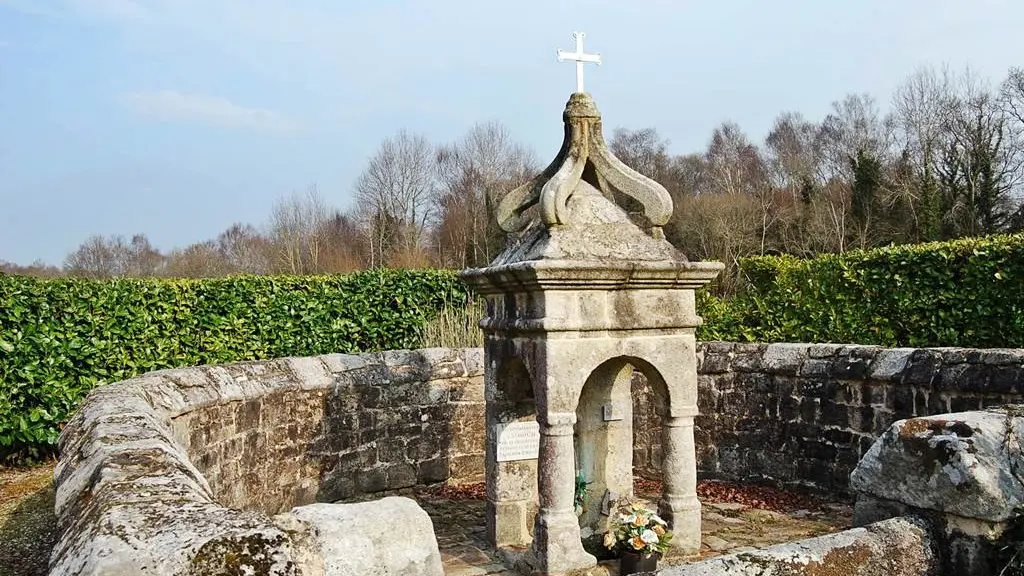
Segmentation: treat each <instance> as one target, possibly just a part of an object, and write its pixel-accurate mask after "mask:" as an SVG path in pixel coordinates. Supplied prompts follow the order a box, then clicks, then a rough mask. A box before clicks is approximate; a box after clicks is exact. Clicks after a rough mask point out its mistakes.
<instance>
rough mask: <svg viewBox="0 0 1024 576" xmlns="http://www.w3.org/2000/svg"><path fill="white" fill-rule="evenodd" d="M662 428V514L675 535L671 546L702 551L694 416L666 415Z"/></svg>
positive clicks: (660, 511)
mask: <svg viewBox="0 0 1024 576" xmlns="http://www.w3.org/2000/svg"><path fill="white" fill-rule="evenodd" d="M693 411H694V412H695V411H696V407H694V410H693ZM662 429H663V430H664V432H663V440H662V442H663V449H664V454H665V459H664V461H663V462H662V467H661V470H662V477H663V483H664V491H663V492H662V495H661V502H659V506H658V508H659V513H660V514H661V515H662V517H664V518H665V520H666V521H667V522H668V523H669V526H670V527H671V529H672V532H673V534H674V537H673V538H672V546H673V547H674V548H678V549H680V550H682V551H683V552H685V553H696V552H698V551H699V550H700V501H699V500H697V460H696V455H695V449H694V443H693V416H670V417H667V418H665V422H664V425H663V428H662Z"/></svg>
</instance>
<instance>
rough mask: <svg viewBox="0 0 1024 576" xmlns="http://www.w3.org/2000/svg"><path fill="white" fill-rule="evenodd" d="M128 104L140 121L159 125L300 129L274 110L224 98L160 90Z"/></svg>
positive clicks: (138, 94) (277, 130)
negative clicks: (173, 123)
mask: <svg viewBox="0 0 1024 576" xmlns="http://www.w3.org/2000/svg"><path fill="white" fill-rule="evenodd" d="M124 103H125V104H126V105H127V106H128V107H129V108H130V109H131V110H132V111H133V112H134V113H136V114H137V115H139V116H140V117H143V118H147V119H150V120H156V121H159V122H191V123H196V124H205V125H207V126H216V127H219V128H229V129H235V130H253V131H258V132H272V133H289V132H294V131H296V130H297V129H298V126H296V124H295V123H294V122H292V121H291V120H288V119H287V118H285V117H283V116H281V115H280V114H278V113H276V112H274V111H272V110H267V109H265V108H247V107H245V106H239V105H238V104H234V103H233V102H231V101H230V100H228V99H227V98H222V97H220V96H205V95H202V94H183V93H181V92H175V91H174V90H159V91H156V92H132V93H130V94H126V95H125V96H124Z"/></svg>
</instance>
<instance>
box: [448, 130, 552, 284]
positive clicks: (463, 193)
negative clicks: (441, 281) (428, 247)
mask: <svg viewBox="0 0 1024 576" xmlns="http://www.w3.org/2000/svg"><path fill="white" fill-rule="evenodd" d="M436 169H437V175H438V182H439V185H440V187H441V193H440V194H439V196H438V214H439V215H440V218H439V220H438V223H437V230H436V233H437V240H436V246H437V249H438V257H439V258H438V259H439V262H440V263H441V264H442V265H445V266H453V267H460V268H461V267H466V266H480V265H484V264H486V263H487V262H490V261H491V260H492V259H493V258H494V257H495V256H496V255H497V252H498V251H499V250H500V248H501V237H502V234H501V232H500V230H498V229H497V226H496V223H495V222H494V221H493V220H492V218H491V212H492V207H493V206H494V205H495V203H496V202H497V201H498V200H500V199H501V198H502V197H503V196H504V195H505V194H506V193H507V192H508V191H509V190H511V189H512V188H514V187H515V186H516V185H518V184H519V183H521V182H523V181H524V180H526V179H528V178H529V177H530V175H532V174H533V173H534V172H535V171H536V161H535V159H534V155H533V153H532V152H531V151H530V150H529V149H527V148H526V147H524V146H522V145H520V144H518V143H516V142H514V141H513V140H512V137H511V134H510V133H509V131H508V130H507V129H506V128H505V127H504V126H503V125H501V124H499V123H497V122H489V123H486V124H477V125H476V126H474V127H473V128H471V129H470V130H469V132H468V133H467V134H466V135H465V136H464V137H463V138H462V139H461V140H460V141H459V142H456V143H454V144H451V145H448V146H441V147H440V148H438V150H437V156H436Z"/></svg>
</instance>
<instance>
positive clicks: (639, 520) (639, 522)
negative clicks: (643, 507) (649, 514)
mask: <svg viewBox="0 0 1024 576" xmlns="http://www.w3.org/2000/svg"><path fill="white" fill-rule="evenodd" d="M644 524H647V518H644V517H643V516H642V515H640V514H637V515H636V518H634V519H633V526H637V527H639V526H643V525H644Z"/></svg>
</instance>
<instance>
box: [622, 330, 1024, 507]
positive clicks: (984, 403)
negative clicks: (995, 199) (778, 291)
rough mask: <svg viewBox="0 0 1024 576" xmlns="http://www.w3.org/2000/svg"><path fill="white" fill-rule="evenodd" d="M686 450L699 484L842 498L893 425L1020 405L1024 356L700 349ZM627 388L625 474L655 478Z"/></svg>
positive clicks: (645, 404) (646, 415)
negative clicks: (631, 469) (739, 483)
mask: <svg viewBox="0 0 1024 576" xmlns="http://www.w3.org/2000/svg"><path fill="white" fill-rule="evenodd" d="M698 373H699V376H698V394H699V398H698V406H699V408H700V412H701V414H700V416H698V417H697V419H696V443H697V452H698V454H697V456H698V460H697V461H698V467H699V470H700V472H701V473H702V474H703V475H704V476H705V477H721V478H726V479H744V480H757V479H769V480H773V481H776V482H779V483H793V484H804V485H809V486H813V487H816V488H819V489H824V490H829V491H837V492H848V490H849V476H850V472H852V471H853V469H854V467H855V466H856V465H857V462H858V461H859V460H860V458H861V457H862V456H863V455H864V454H865V453H866V452H867V450H868V449H869V448H870V447H871V445H872V444H873V443H874V441H875V440H876V439H877V438H878V437H879V436H880V435H881V434H882V433H883V432H884V431H885V430H886V429H887V428H888V427H889V425H890V424H891V423H892V422H894V421H895V420H899V419H903V418H912V417H915V416H927V415H933V414H942V413H948V412H961V411H967V410H977V409H980V408H986V407H990V406H996V405H1002V404H1009V403H1020V402H1022V401H1024V350H1004V349H999V350H995V349H993V350H970V349H960V348H936V349H912V348H891V349H886V348H881V347H877V346H844V345H836V344H734V343H727V342H707V343H703V344H701V345H700V346H699V347H698ZM643 384H644V383H643V382H642V379H640V380H638V381H635V382H634V392H635V394H634V422H635V423H636V424H639V423H640V422H645V423H646V424H645V425H646V426H647V428H648V431H647V432H645V433H643V434H638V435H637V436H636V443H637V445H636V449H635V451H634V464H635V468H636V469H637V471H638V472H639V473H641V474H644V475H650V476H656V475H657V474H658V473H659V472H658V469H659V463H660V442H659V439H660V433H659V432H658V430H657V429H656V428H657V422H658V418H657V417H656V416H655V415H654V414H653V413H652V412H651V410H650V409H649V407H650V405H651V404H650V398H649V397H648V396H645V391H646V390H647V389H648V387H646V386H644V385H643Z"/></svg>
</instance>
